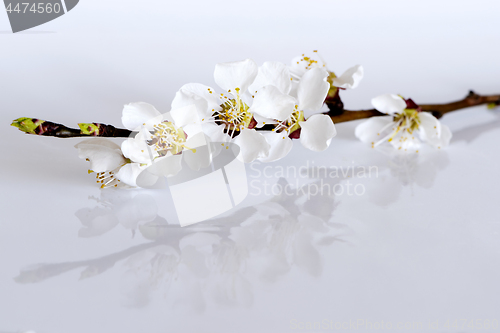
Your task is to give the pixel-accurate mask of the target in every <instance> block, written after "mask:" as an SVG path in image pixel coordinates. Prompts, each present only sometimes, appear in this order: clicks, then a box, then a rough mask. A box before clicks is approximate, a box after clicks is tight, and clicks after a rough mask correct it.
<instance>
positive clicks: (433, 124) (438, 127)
mask: <svg viewBox="0 0 500 333" xmlns="http://www.w3.org/2000/svg"><path fill="white" fill-rule="evenodd" d="M418 117H419V119H420V126H419V131H420V138H421V139H422V141H426V142H427V143H429V144H430V145H431V146H433V147H435V148H441V147H446V146H447V145H448V144H449V143H450V140H451V136H452V134H451V131H450V129H449V128H448V126H445V125H442V124H441V122H440V121H439V120H438V119H437V118H436V117H434V116H433V115H432V114H430V113H429V112H420V113H419V115H418Z"/></svg>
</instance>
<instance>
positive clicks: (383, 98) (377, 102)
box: [372, 94, 406, 114]
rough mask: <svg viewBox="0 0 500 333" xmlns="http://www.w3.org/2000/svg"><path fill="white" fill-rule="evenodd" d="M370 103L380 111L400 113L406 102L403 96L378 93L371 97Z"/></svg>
mask: <svg viewBox="0 0 500 333" xmlns="http://www.w3.org/2000/svg"><path fill="white" fill-rule="evenodd" d="M372 105H373V107H374V108H375V109H377V110H378V111H380V112H382V113H387V114H394V113H400V112H401V111H403V110H404V109H406V102H405V100H404V99H403V98H401V97H400V96H398V95H394V94H385V95H380V96H377V97H375V98H373V99H372Z"/></svg>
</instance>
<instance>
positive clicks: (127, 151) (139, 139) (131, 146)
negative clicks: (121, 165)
mask: <svg viewBox="0 0 500 333" xmlns="http://www.w3.org/2000/svg"><path fill="white" fill-rule="evenodd" d="M147 139H148V133H147V132H146V131H145V130H143V131H141V132H139V133H137V135H136V136H135V137H134V138H133V139H130V138H129V139H127V140H125V141H123V143H122V146H121V150H122V153H123V155H124V156H125V157H127V158H129V159H130V160H131V161H132V162H136V163H146V164H147V163H151V161H152V158H154V157H155V156H156V153H155V152H154V151H153V149H151V147H150V146H149V145H148V144H147V143H146V140H147Z"/></svg>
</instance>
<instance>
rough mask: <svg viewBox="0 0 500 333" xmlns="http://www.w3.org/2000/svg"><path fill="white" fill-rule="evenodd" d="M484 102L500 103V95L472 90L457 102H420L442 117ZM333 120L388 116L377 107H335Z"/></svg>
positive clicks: (426, 109) (342, 120)
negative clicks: (483, 94) (358, 108)
mask: <svg viewBox="0 0 500 333" xmlns="http://www.w3.org/2000/svg"><path fill="white" fill-rule="evenodd" d="M483 104H494V105H500V95H485V96H482V95H479V94H476V93H475V92H473V91H472V90H471V91H470V92H469V94H468V95H467V96H466V97H465V98H464V99H462V100H460V101H457V102H451V103H445V104H420V105H419V106H420V108H421V109H422V111H427V112H432V114H433V115H434V116H435V117H436V118H441V117H442V116H443V115H444V114H446V113H448V112H452V111H457V110H461V109H465V108H468V107H472V106H477V105H483ZM329 114H330V116H331V118H332V120H333V122H334V123H335V124H336V123H343V122H346V121H351V120H358V119H365V118H371V117H378V116H387V115H386V114H385V113H382V112H379V111H377V110H375V109H371V110H360V111H350V110H343V111H340V112H339V110H338V109H335V111H334V112H333V114H332V112H329Z"/></svg>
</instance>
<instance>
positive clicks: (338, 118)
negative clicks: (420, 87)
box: [11, 91, 500, 138]
mask: <svg viewBox="0 0 500 333" xmlns="http://www.w3.org/2000/svg"><path fill="white" fill-rule="evenodd" d="M335 97H336V98H334V99H328V98H327V100H326V101H325V103H326V104H327V106H328V107H329V109H330V111H329V112H328V115H330V117H331V118H332V120H333V122H334V123H335V124H337V123H343V122H346V121H351V120H358V119H366V118H371V117H379V116H386V114H385V113H381V112H379V111H377V110H375V109H371V110H359V111H352V110H345V109H343V103H342V101H341V100H340V97H338V95H336V96H335ZM483 104H488V105H500V95H485V96H482V95H479V94H476V93H475V92H473V91H470V92H469V94H468V95H467V96H466V97H465V98H464V99H462V100H460V101H457V102H451V103H445V104H420V108H421V109H422V111H427V112H432V114H433V115H434V116H435V117H436V118H441V117H442V116H443V115H444V114H446V113H448V112H452V111H457V110H461V109H465V108H468V107H471V106H477V105H483ZM11 125H12V126H15V127H17V128H19V129H20V130H21V131H23V132H25V133H28V134H35V135H43V136H54V137H58V138H74V137H92V136H97V137H107V138H127V137H130V135H131V134H133V132H131V131H129V130H127V129H123V128H116V127H114V126H112V125H106V124H99V123H80V124H78V126H79V127H80V128H79V129H75V128H69V127H66V126H64V125H61V124H57V123H53V122H50V121H44V120H39V119H35V118H19V119H16V120H14V122H13V123H12V124H11ZM262 129H263V130H268V129H269V128H268V126H267V125H266V126H264V127H263V128H261V130H262ZM293 138H295V137H293Z"/></svg>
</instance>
